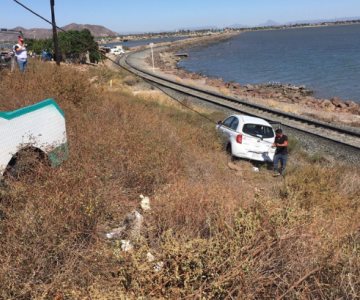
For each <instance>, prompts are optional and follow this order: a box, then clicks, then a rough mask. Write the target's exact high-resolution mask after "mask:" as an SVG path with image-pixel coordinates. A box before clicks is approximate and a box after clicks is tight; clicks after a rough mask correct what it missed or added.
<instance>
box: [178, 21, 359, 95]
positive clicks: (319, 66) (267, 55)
mask: <svg viewBox="0 0 360 300" xmlns="http://www.w3.org/2000/svg"><path fill="white" fill-rule="evenodd" d="M188 53H189V57H188V58H187V59H185V60H182V61H181V62H179V66H180V67H182V68H184V69H186V70H188V71H191V72H196V73H201V74H203V75H207V76H211V77H218V78H223V79H224V80H225V81H228V82H229V81H234V82H239V83H240V84H259V83H269V82H276V83H291V84H295V85H305V86H306V87H307V88H309V89H312V90H314V92H315V95H316V96H317V97H324V98H331V97H335V96H337V97H340V98H342V99H344V100H349V99H350V100H354V101H356V102H360V25H347V26H329V27H312V28H297V29H285V30H266V31H252V32H245V33H242V34H240V35H238V36H235V37H233V38H231V39H229V40H227V41H223V42H219V43H216V44H211V45H207V46H199V47H194V48H191V49H189V50H188Z"/></svg>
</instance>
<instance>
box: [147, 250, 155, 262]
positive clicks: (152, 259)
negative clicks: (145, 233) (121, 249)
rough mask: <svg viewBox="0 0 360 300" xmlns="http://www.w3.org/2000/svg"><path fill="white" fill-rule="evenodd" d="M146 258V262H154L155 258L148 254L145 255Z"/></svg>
mask: <svg viewBox="0 0 360 300" xmlns="http://www.w3.org/2000/svg"><path fill="white" fill-rule="evenodd" d="M146 258H147V261H148V262H153V261H154V260H155V256H154V255H152V254H151V253H150V252H148V253H147V254H146Z"/></svg>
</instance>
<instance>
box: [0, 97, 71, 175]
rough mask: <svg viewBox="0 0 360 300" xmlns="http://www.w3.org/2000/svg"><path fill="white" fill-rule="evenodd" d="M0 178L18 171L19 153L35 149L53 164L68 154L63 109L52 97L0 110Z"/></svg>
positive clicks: (59, 161) (58, 163)
mask: <svg viewBox="0 0 360 300" xmlns="http://www.w3.org/2000/svg"><path fill="white" fill-rule="evenodd" d="M0 141H1V146H0V178H2V177H3V175H5V174H6V173H7V172H9V173H10V174H11V173H16V172H19V170H18V168H19V165H18V163H19V158H20V157H21V154H22V153H28V152H34V153H36V154H38V157H39V158H43V159H46V161H48V162H49V163H50V164H51V165H52V166H58V165H60V164H61V163H62V162H63V161H64V160H66V159H67V157H68V147H67V136H66V126H65V117H64V112H63V111H62V110H61V108H60V107H59V106H58V105H57V103H56V102H55V101H54V100H53V99H47V100H44V101H41V102H39V103H36V104H34V105H30V106H27V107H23V108H20V109H17V110H14V111H9V112H0Z"/></svg>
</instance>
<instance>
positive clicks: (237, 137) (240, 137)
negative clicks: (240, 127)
mask: <svg viewBox="0 0 360 300" xmlns="http://www.w3.org/2000/svg"><path fill="white" fill-rule="evenodd" d="M242 139H243V137H242V135H241V134H238V135H237V136H236V142H237V143H238V144H242Z"/></svg>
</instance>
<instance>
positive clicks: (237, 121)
mask: <svg viewBox="0 0 360 300" xmlns="http://www.w3.org/2000/svg"><path fill="white" fill-rule="evenodd" d="M216 129H217V131H218V132H219V134H220V136H221V138H222V140H223V142H224V145H225V147H226V150H227V151H228V152H229V153H230V154H231V155H232V156H235V157H239V158H246V159H250V160H256V161H263V162H271V161H273V159H274V154H275V149H274V148H272V144H273V143H274V141H275V132H274V129H273V128H272V127H271V125H270V124H269V123H268V122H267V121H265V120H263V119H260V118H255V117H250V116H245V115H231V116H230V117H228V118H226V119H225V120H224V121H219V123H218V125H217V126H216Z"/></svg>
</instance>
